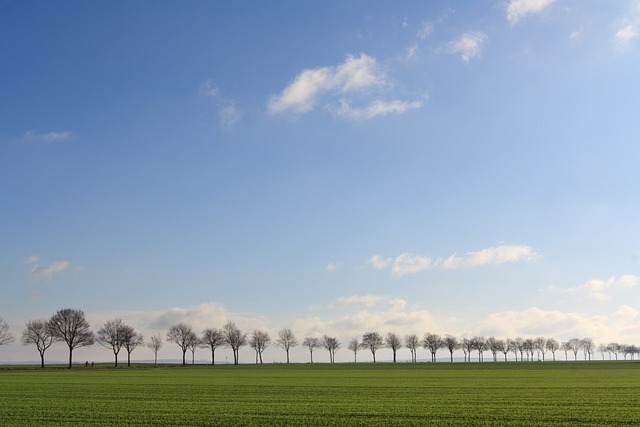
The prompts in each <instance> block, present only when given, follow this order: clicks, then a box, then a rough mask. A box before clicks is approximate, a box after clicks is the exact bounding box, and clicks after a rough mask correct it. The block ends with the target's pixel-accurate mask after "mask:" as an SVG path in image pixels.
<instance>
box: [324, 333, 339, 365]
mask: <svg viewBox="0 0 640 427" xmlns="http://www.w3.org/2000/svg"><path fill="white" fill-rule="evenodd" d="M322 346H323V347H324V348H325V349H327V351H328V352H329V361H330V362H331V363H334V362H335V360H336V351H338V350H339V349H340V341H338V338H336V337H330V336H328V335H325V336H323V337H322Z"/></svg>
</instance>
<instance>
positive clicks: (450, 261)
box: [442, 245, 537, 269]
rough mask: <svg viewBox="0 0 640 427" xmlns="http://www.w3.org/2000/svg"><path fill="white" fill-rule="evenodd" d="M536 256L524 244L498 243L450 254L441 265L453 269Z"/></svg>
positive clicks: (495, 263)
mask: <svg viewBox="0 0 640 427" xmlns="http://www.w3.org/2000/svg"><path fill="white" fill-rule="evenodd" d="M536 256H537V254H536V252H535V251H534V250H533V249H532V248H531V247H529V246H526V245H499V246H494V247H491V248H486V249H482V250H479V251H475V252H467V253H466V254H464V255H462V256H457V255H455V254H454V255H451V256H450V257H449V258H447V259H446V260H445V261H444V262H443V263H442V267H443V268H446V269H455V268H462V267H477V266H481V265H491V264H493V265H497V264H503V263H505V262H517V261H530V260H532V259H534V258H535V257H536Z"/></svg>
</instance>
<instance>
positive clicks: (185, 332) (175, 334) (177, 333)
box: [167, 323, 198, 366]
mask: <svg viewBox="0 0 640 427" xmlns="http://www.w3.org/2000/svg"><path fill="white" fill-rule="evenodd" d="M197 339H198V337H197V335H196V334H195V332H193V329H192V328H191V326H190V325H187V324H186V323H178V324H177V325H173V326H172V327H171V328H169V332H168V333H167V341H169V342H172V343H174V344H177V345H178V346H179V347H180V349H181V350H182V366H185V365H186V354H187V350H188V349H189V347H190V346H191V345H192V344H193V342H194V341H196V340H197Z"/></svg>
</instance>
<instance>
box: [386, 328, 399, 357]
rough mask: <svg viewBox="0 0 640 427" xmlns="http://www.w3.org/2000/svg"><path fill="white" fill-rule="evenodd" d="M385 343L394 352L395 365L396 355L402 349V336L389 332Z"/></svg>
mask: <svg viewBox="0 0 640 427" xmlns="http://www.w3.org/2000/svg"><path fill="white" fill-rule="evenodd" d="M384 342H385V344H386V345H387V347H389V348H390V349H391V351H392V352H393V362H394V363H395V361H396V353H397V351H398V350H399V349H400V348H402V338H400V335H397V334H394V333H393V332H389V333H388V334H387V337H386V338H385V340H384Z"/></svg>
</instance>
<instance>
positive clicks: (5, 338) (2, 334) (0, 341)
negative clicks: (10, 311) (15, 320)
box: [0, 317, 15, 345]
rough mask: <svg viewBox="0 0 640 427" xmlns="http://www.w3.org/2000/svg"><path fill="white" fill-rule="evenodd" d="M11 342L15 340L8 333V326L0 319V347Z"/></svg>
mask: <svg viewBox="0 0 640 427" xmlns="http://www.w3.org/2000/svg"><path fill="white" fill-rule="evenodd" d="M13 341H15V338H14V336H13V335H11V332H9V324H8V323H7V321H6V320H4V319H3V318H2V317H0V345H5V344H11V343H12V342H13Z"/></svg>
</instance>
